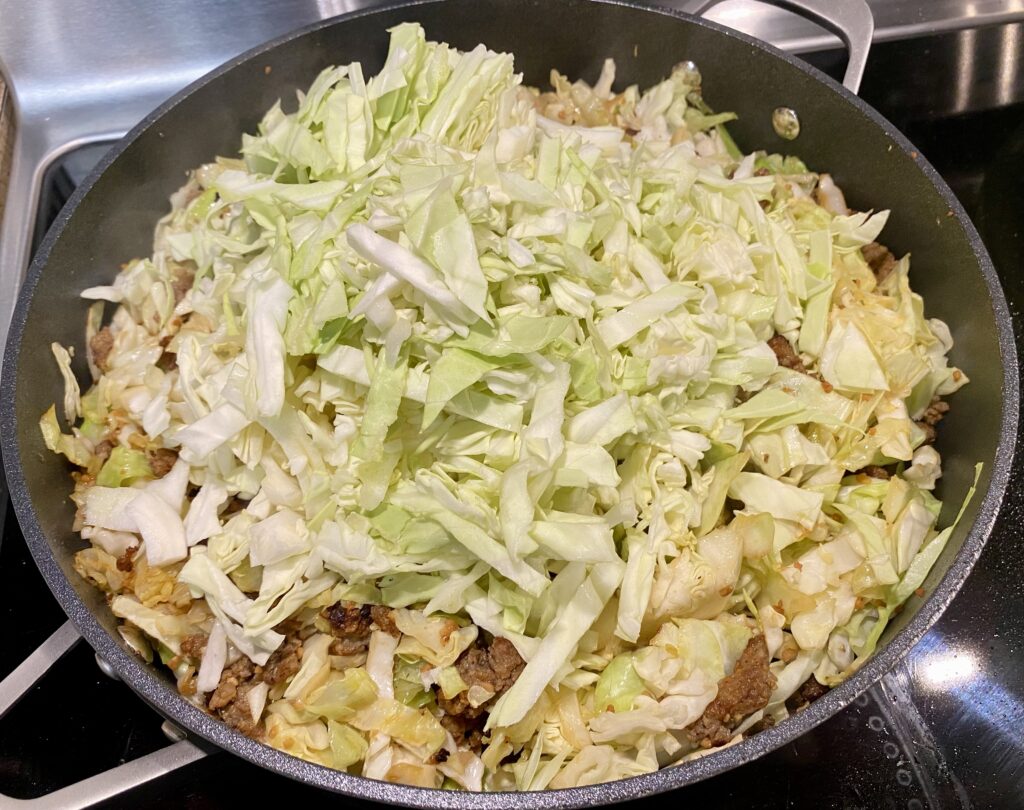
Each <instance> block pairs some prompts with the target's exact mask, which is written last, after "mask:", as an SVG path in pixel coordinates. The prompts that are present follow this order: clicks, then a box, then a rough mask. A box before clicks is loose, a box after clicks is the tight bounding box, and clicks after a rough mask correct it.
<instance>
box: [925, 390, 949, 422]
mask: <svg viewBox="0 0 1024 810" xmlns="http://www.w3.org/2000/svg"><path fill="white" fill-rule="evenodd" d="M948 412H949V403H948V402H943V401H942V400H941V399H939V398H938V397H935V398H934V399H933V400H932V402H931V404H930V405H929V406H928V407H927V408H926V409H925V412H924V415H923V416H922V417H921V421H922V422H924V423H925V424H926V425H931V426H932V427H935V426H936V425H937V424H939V422H941V421H942V419H943V417H944V416H945V415H946V414H947V413H948Z"/></svg>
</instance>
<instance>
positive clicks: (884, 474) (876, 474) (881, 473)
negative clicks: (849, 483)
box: [856, 464, 891, 481]
mask: <svg viewBox="0 0 1024 810" xmlns="http://www.w3.org/2000/svg"><path fill="white" fill-rule="evenodd" d="M856 475H866V476H868V477H870V478H878V479H881V480H882V481H888V480H889V478H890V477H891V475H890V474H889V471H888V470H887V469H885V467H879V466H878V465H877V464H868V466H867V467H864V468H863V469H860V470H857V472H856Z"/></svg>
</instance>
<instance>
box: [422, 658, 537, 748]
mask: <svg viewBox="0 0 1024 810" xmlns="http://www.w3.org/2000/svg"><path fill="white" fill-rule="evenodd" d="M525 666H526V662H525V661H523V659H522V658H521V657H520V655H519V653H518V652H517V651H516V648H515V647H514V646H513V644H512V642H511V641H509V640H508V639H506V638H496V639H494V641H493V642H491V645H490V646H489V647H481V646H473V647H470V649H468V650H466V651H465V652H464V653H463V654H462V655H460V656H459V660H458V661H456V662H455V668H456V669H457V670H458V671H459V675H460V676H461V677H462V680H463V681H465V683H466V686H481V687H483V688H484V689H486V690H487V691H489V692H493V693H494V697H493V698H491V700H489V701H487V702H486V703H484V704H482V705H480V706H471V705H470V703H469V699H468V697H467V695H466V692H460V693H459V694H457V695H456V696H455V697H453V698H452V699H450V700H449V699H447V698H445V697H444V696H443V695H441V694H438V696H437V705H438V706H439V707H440V708H441V711H443V712H444V714H443V715H442V716H441V725H442V726H444V727H445V728H446V729H447V730H448V731H450V732H451V733H452V736H454V737H455V740H456V742H458V743H459V744H461V745H467V746H469V747H470V748H471V749H473V750H479V748H480V746H481V745H482V744H483V736H484V733H483V729H484V724H485V723H486V721H487V713H488V711H490V708H491V706H492V705H493V704H494V701H495V700H496V699H497V698H498V697H499V696H500V695H501V694H502V693H503V692H505V690H507V689H508V688H509V687H510V686H512V684H514V683H515V682H516V678H518V677H519V675H520V673H522V671H523V668H524V667H525Z"/></svg>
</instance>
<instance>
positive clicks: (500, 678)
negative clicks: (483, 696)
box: [455, 638, 526, 695]
mask: <svg viewBox="0 0 1024 810" xmlns="http://www.w3.org/2000/svg"><path fill="white" fill-rule="evenodd" d="M525 666H526V662H525V661H523V659H522V658H521V657H520V656H519V653H518V652H517V651H516V648H515V646H514V645H513V644H512V642H511V641H509V640H508V639H507V638H496V639H494V641H493V642H492V643H491V646H490V647H487V648H486V649H481V648H480V647H471V648H470V649H468V650H466V651H465V652H464V653H463V654H462V655H461V656H459V660H458V661H456V662H455V668H456V669H457V670H458V671H459V675H461V676H462V680H464V681H465V682H466V685H467V686H482V687H483V688H484V689H486V690H487V691H489V692H494V694H495V695H500V694H501V693H502V692H504V691H505V690H506V689H508V688H509V687H510V686H511V685H512V684H514V683H515V682H516V678H518V677H519V674H520V673H521V672H522V671H523V668H524V667H525Z"/></svg>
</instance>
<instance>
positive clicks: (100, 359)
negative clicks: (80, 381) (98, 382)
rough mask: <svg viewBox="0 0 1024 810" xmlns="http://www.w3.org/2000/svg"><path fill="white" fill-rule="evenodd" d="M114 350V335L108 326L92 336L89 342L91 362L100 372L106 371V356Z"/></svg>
mask: <svg viewBox="0 0 1024 810" xmlns="http://www.w3.org/2000/svg"><path fill="white" fill-rule="evenodd" d="M113 348H114V333H113V332H111V331H110V327H109V326H104V327H103V328H102V329H100V331H98V332H97V333H96V334H95V335H93V336H92V339H91V340H90V341H89V350H90V351H91V352H92V361H93V363H95V364H96V366H97V368H99V370H100V371H107V370H108V368H107V356H108V355H109V354H110V350H111V349H113Z"/></svg>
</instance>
